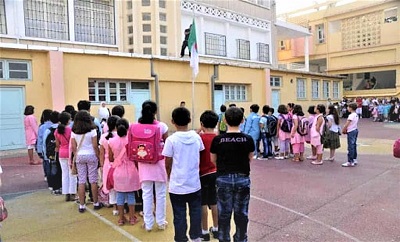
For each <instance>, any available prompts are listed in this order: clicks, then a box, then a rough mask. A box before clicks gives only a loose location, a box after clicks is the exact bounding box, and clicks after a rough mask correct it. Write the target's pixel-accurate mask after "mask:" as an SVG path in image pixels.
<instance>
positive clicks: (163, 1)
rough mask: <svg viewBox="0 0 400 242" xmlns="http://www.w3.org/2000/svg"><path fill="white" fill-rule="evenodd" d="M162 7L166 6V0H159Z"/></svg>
mask: <svg viewBox="0 0 400 242" xmlns="http://www.w3.org/2000/svg"><path fill="white" fill-rule="evenodd" d="M158 4H159V6H160V8H166V1H165V0H159V2H158Z"/></svg>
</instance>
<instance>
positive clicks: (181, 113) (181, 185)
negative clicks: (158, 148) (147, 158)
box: [162, 107, 204, 242]
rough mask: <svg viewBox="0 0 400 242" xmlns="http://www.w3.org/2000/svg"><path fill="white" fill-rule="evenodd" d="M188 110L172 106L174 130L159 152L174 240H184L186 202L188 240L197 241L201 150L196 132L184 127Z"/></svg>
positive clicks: (186, 124)
mask: <svg viewBox="0 0 400 242" xmlns="http://www.w3.org/2000/svg"><path fill="white" fill-rule="evenodd" d="M190 121H191V120H190V112H189V110H187V109H186V108H185V107H179V108H175V109H174V111H173V112H172V124H173V125H175V127H176V132H175V133H174V134H173V135H171V136H169V137H168V139H167V140H166V141H165V145H164V149H163V152H162V155H163V156H165V167H166V170H167V175H168V178H169V194H170V195H169V196H170V199H171V205H172V210H173V213H174V227H175V236H174V240H175V241H177V242H181V241H188V238H187V236H186V232H187V223H186V204H188V205H189V215H190V230H189V235H190V239H191V240H192V241H201V238H200V237H201V190H200V189H201V185H200V177H199V165H200V151H202V150H204V145H203V142H202V141H201V138H200V136H199V135H198V134H197V133H196V132H195V131H193V130H190V131H189V130H188V124H189V123H190Z"/></svg>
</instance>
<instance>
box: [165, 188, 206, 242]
mask: <svg viewBox="0 0 400 242" xmlns="http://www.w3.org/2000/svg"><path fill="white" fill-rule="evenodd" d="M169 198H170V199H171V205H172V210H173V213H174V229H175V236H174V240H175V241H176V242H186V241H188V237H187V236H186V232H187V221H186V204H188V205H189V216H190V229H189V236H190V239H191V240H195V239H198V238H200V237H201V234H202V232H201V190H198V191H197V192H194V193H189V194H173V193H170V194H169Z"/></svg>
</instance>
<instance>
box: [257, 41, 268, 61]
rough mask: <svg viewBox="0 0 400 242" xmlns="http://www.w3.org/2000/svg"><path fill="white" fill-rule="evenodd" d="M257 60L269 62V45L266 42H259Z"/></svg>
mask: <svg viewBox="0 0 400 242" xmlns="http://www.w3.org/2000/svg"><path fill="white" fill-rule="evenodd" d="M257 60H258V61H263V62H269V45H268V44H264V43H257Z"/></svg>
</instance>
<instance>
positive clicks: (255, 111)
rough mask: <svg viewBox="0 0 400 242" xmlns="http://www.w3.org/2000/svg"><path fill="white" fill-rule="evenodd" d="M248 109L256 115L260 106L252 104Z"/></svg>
mask: <svg viewBox="0 0 400 242" xmlns="http://www.w3.org/2000/svg"><path fill="white" fill-rule="evenodd" d="M250 109H251V111H252V112H254V113H258V110H260V106H258V104H253V105H251V106H250Z"/></svg>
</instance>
